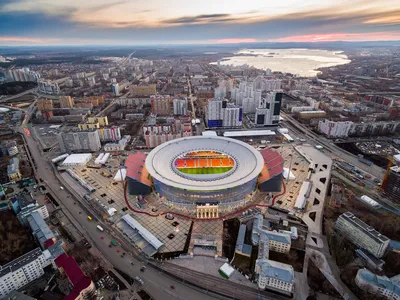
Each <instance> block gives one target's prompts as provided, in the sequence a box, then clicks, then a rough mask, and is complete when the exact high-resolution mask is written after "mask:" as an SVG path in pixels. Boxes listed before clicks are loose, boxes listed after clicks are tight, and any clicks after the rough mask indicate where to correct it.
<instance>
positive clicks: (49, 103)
mask: <svg viewBox="0 0 400 300" xmlns="http://www.w3.org/2000/svg"><path fill="white" fill-rule="evenodd" d="M36 106H37V109H38V110H40V111H43V110H52V109H53V100H51V99H44V98H40V99H39V100H38V101H37V102H36Z"/></svg>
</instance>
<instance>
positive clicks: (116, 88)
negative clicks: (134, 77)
mask: <svg viewBox="0 0 400 300" xmlns="http://www.w3.org/2000/svg"><path fill="white" fill-rule="evenodd" d="M112 91H113V93H114V95H115V96H119V93H120V89H119V84H118V83H114V84H113V85H112Z"/></svg>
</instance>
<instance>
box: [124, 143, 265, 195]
mask: <svg viewBox="0 0 400 300" xmlns="http://www.w3.org/2000/svg"><path fill="white" fill-rule="evenodd" d="M195 151H216V152H221V153H225V154H227V155H229V156H230V157H232V159H233V160H234V161H235V170H233V171H232V172H229V173H222V174H220V176H215V174H212V176H210V178H205V179H201V178H199V177H196V176H192V177H191V176H186V175H187V174H181V173H180V172H179V171H178V170H176V168H175V166H174V162H175V159H176V158H178V157H179V156H181V155H183V154H185V153H188V152H195ZM263 166H264V159H263V157H262V156H261V154H260V153H259V152H258V151H257V150H255V149H254V148H253V147H251V146H249V145H248V144H246V143H244V142H241V141H238V140H235V139H230V138H225V137H211V136H207V137H205V136H195V137H184V138H180V139H175V140H172V141H168V142H166V143H163V144H161V145H160V146H158V147H156V148H155V149H153V150H152V151H151V152H150V154H149V155H148V156H147V158H146V169H147V171H148V172H149V173H150V175H151V176H152V177H153V178H154V179H155V180H157V181H159V182H162V183H164V184H166V185H169V186H174V187H177V188H181V189H185V190H186V189H187V190H195V191H213V190H221V189H228V188H234V187H237V186H239V185H242V184H245V183H247V182H249V181H250V180H252V179H254V178H257V176H258V175H259V174H260V172H261V170H262V169H263ZM128 176H129V174H128Z"/></svg>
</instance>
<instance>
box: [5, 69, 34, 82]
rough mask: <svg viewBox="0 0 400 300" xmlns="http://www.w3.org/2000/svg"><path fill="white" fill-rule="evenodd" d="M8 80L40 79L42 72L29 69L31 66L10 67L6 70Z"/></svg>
mask: <svg viewBox="0 0 400 300" xmlns="http://www.w3.org/2000/svg"><path fill="white" fill-rule="evenodd" d="M5 76H6V79H7V81H34V82H36V81H38V80H39V79H40V77H41V76H40V74H39V73H38V72H35V71H31V70H29V68H22V69H8V70H6V71H5Z"/></svg>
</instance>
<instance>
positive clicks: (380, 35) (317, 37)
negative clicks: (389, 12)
mask: <svg viewBox="0 0 400 300" xmlns="http://www.w3.org/2000/svg"><path fill="white" fill-rule="evenodd" d="M397 40H400V32H364V33H330V34H310V35H297V36H288V37H284V38H277V39H270V40H268V42H333V41H353V42H354V41H358V42H362V41H397Z"/></svg>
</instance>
